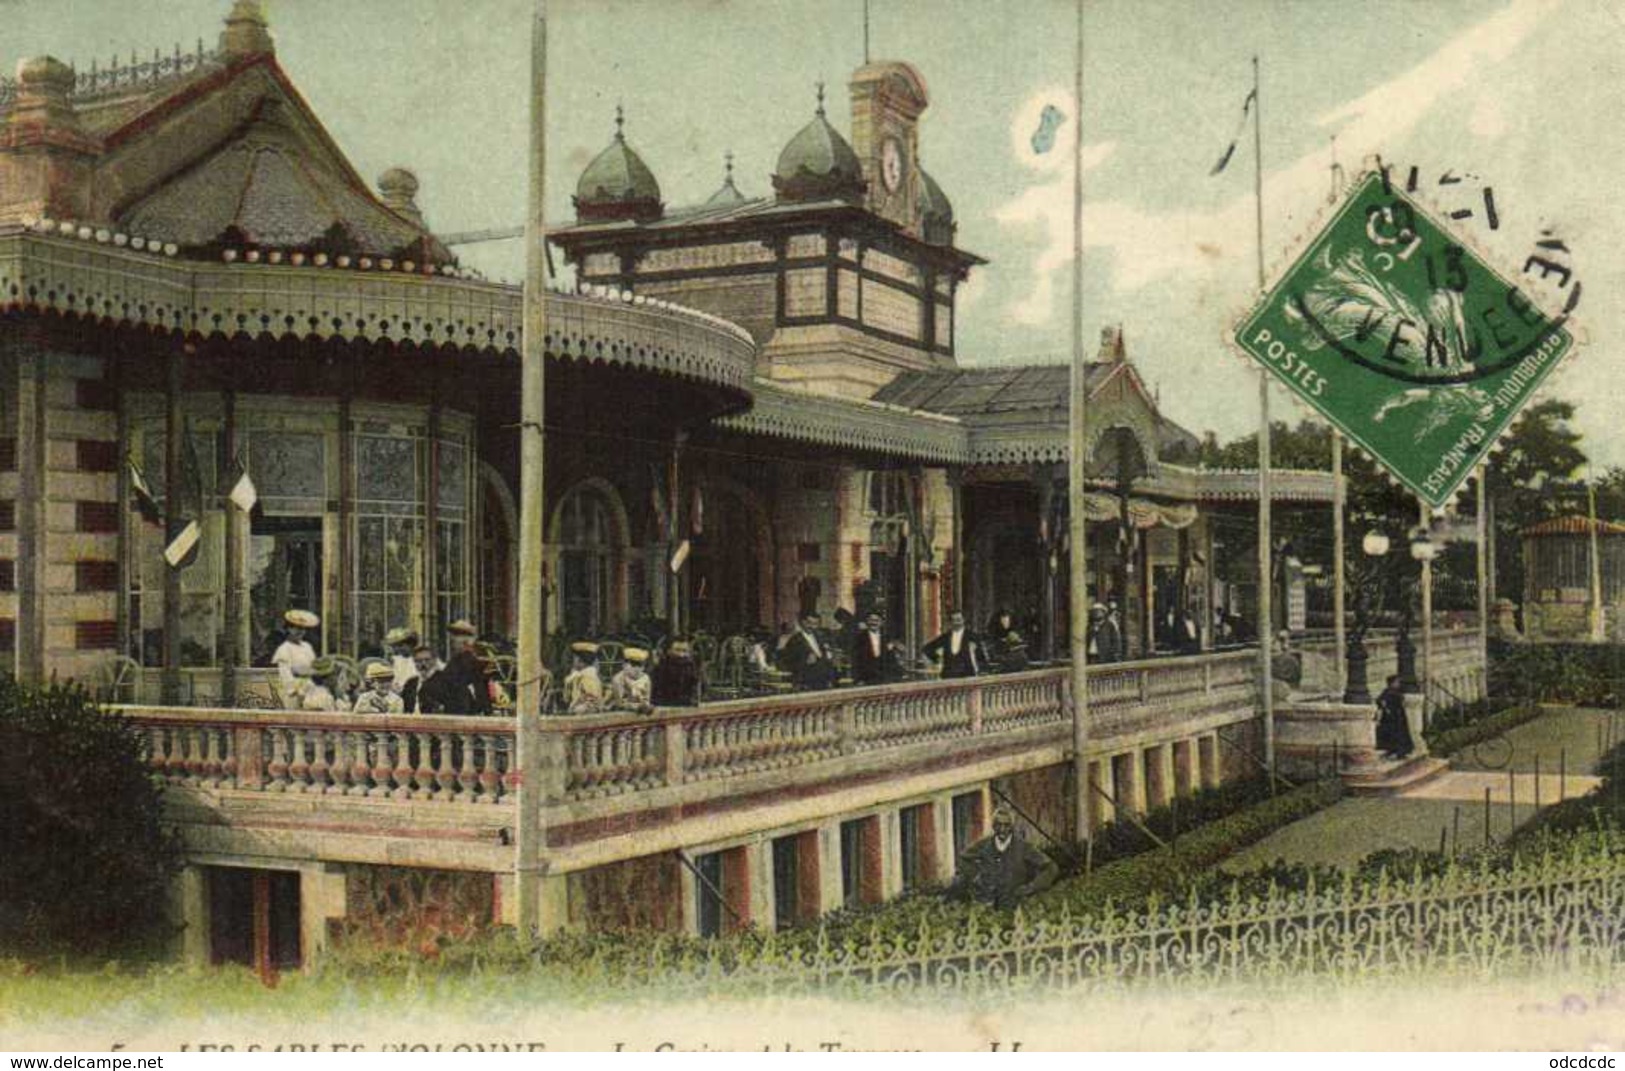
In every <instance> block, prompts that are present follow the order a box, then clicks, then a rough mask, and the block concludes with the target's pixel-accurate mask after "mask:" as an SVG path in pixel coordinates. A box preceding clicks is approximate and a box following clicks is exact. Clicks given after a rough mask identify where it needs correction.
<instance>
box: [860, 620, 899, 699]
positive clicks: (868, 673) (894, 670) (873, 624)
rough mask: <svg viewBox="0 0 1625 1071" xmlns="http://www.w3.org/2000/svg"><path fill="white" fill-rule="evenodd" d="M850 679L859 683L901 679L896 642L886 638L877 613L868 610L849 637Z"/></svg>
mask: <svg viewBox="0 0 1625 1071" xmlns="http://www.w3.org/2000/svg"><path fill="white" fill-rule="evenodd" d="M852 679H853V680H854V681H855V682H857V683H858V684H887V683H890V682H891V681H899V680H902V679H903V662H902V659H901V658H900V657H899V654H898V649H897V642H896V641H895V640H891V641H888V640H887V639H886V636H885V628H884V622H883V621H882V620H881V617H880V615H879V614H870V615H869V616H868V618H867V619H865V622H864V627H863V628H861V629H859V630H858V631H857V632H856V634H855V635H854V636H853V638H852Z"/></svg>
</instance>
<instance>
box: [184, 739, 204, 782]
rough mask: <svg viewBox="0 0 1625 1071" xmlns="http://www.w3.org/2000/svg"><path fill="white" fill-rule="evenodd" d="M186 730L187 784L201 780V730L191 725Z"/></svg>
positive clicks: (185, 764)
mask: <svg viewBox="0 0 1625 1071" xmlns="http://www.w3.org/2000/svg"><path fill="white" fill-rule="evenodd" d="M185 732H186V760H185V762H184V763H183V765H184V766H185V769H186V776H185V778H184V780H185V782H186V783H187V784H189V785H196V784H201V783H202V781H203V730H202V729H199V728H197V727H196V726H192V727H190V728H188V729H186V730H185Z"/></svg>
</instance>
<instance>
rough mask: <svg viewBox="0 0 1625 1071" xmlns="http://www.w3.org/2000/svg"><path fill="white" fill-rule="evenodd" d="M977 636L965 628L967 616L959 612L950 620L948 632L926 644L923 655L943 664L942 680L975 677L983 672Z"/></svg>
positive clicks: (956, 611) (922, 651)
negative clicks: (977, 647) (977, 648)
mask: <svg viewBox="0 0 1625 1071" xmlns="http://www.w3.org/2000/svg"><path fill="white" fill-rule="evenodd" d="M976 643H977V640H976V636H975V635H974V634H973V633H972V632H971V631H970V629H968V628H966V627H965V615H964V614H962V613H960V612H959V611H958V610H955V611H954V612H953V615H952V616H951V617H949V618H948V631H947V632H944V633H943V634H942V635H940V636H938V637H937V638H936V639H934V640H932V641H931V642H930V643H928V644H926V645H925V647H924V649H923V650H921V652H920V653H921V654H923V655H925V657H927V658H929V659H930V660H931V661H933V662H941V663H942V678H943V680H949V679H951V678H954V677H974V676H976V675H977V674H978V673H980V672H981V670H982V666H981V657H982V656H981V655H980V654H979V653H978V652H977V650H976Z"/></svg>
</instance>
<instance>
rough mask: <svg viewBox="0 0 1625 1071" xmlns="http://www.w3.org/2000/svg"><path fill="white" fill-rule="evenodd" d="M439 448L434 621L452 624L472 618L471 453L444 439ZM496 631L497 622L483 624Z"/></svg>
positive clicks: (460, 445)
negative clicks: (470, 579) (455, 621)
mask: <svg viewBox="0 0 1625 1071" xmlns="http://www.w3.org/2000/svg"><path fill="white" fill-rule="evenodd" d="M435 445H436V450H437V451H438V455H437V457H436V476H437V478H438V480H439V493H438V494H437V495H436V498H435V525H436V528H435V547H434V554H435V562H434V570H435V572H434V575H435V582H434V588H435V598H436V600H437V602H436V606H435V608H434V610H435V620H436V621H437V622H446V621H452V620H455V619H456V618H459V617H472V616H473V614H472V611H473V607H471V606H470V605H469V602H470V599H469V595H470V585H469V578H468V501H469V484H470V482H471V479H472V477H471V474H470V471H469V468H470V466H469V451H468V448H467V447H466V446H464V445H463V444H461V443H457V442H450V441H448V440H445V439H442V440H440V441H439V442H438V443H437V444H435ZM481 625H482V627H483V628H484V629H485V630H486V631H494V630H495V627H496V624H495V622H491V621H485V622H481Z"/></svg>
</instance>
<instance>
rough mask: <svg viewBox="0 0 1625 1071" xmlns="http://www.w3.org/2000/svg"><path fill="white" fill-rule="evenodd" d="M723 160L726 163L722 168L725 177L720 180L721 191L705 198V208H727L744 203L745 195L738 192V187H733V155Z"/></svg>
mask: <svg viewBox="0 0 1625 1071" xmlns="http://www.w3.org/2000/svg"><path fill="white" fill-rule="evenodd" d="M724 159H725V161H726V163H725V165H724V166H725V167H726V169H727V177H726V178H724V179H723V180H722V189H720V190H718V191H717V192H716V193H713V194H712V195H711V196H710V197H708V198H706V201H705V207H706V208H727V207H729V206H730V205H739V204H744V203H745V195H744V194H742V193H740V192H739V187H738V186H735V185H734V154H733V153H731V152H730V153H728V155H727V156H726V157H724Z"/></svg>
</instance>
